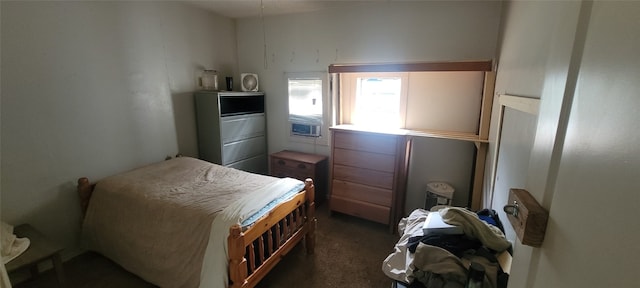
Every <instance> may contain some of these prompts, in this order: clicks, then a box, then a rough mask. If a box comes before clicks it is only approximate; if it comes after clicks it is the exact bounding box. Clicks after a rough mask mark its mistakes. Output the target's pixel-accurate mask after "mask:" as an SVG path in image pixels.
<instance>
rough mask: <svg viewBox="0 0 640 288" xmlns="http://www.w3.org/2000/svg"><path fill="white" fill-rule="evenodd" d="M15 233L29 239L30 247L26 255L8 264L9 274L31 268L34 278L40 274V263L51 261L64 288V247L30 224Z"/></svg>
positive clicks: (20, 227)
mask: <svg viewBox="0 0 640 288" xmlns="http://www.w3.org/2000/svg"><path fill="white" fill-rule="evenodd" d="M13 231H14V233H15V234H16V236H17V237H19V238H22V237H27V238H29V241H30V245H29V248H27V250H26V251H24V253H22V254H21V255H20V256H18V257H16V258H15V259H13V260H11V261H10V262H9V263H7V264H6V268H7V272H9V273H11V272H13V271H16V270H20V269H23V268H31V274H32V276H36V275H37V274H38V263H40V262H42V261H44V260H51V261H52V262H53V269H54V270H55V272H56V276H57V277H58V283H59V284H60V286H64V285H65V277H64V271H63V269H62V260H61V259H60V252H61V251H62V246H59V245H57V244H55V243H53V242H51V240H49V239H47V238H46V237H45V236H44V235H42V233H40V232H38V231H37V230H36V229H34V228H33V227H31V225H29V224H22V225H19V226H17V227H15V228H14V229H13Z"/></svg>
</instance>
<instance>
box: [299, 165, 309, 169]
mask: <svg viewBox="0 0 640 288" xmlns="http://www.w3.org/2000/svg"><path fill="white" fill-rule="evenodd" d="M298 168H300V169H307V165H304V164H298Z"/></svg>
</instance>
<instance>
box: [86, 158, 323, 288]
mask: <svg viewBox="0 0 640 288" xmlns="http://www.w3.org/2000/svg"><path fill="white" fill-rule="evenodd" d="M285 190H286V191H285ZM78 194H79V197H80V204H81V207H82V213H83V217H84V219H83V226H82V243H83V246H84V247H85V248H87V249H89V250H93V251H96V252H99V253H101V254H102V255H104V256H106V257H107V258H110V259H111V260H113V261H114V262H116V263H118V264H119V265H120V266H122V267H123V268H125V269H126V270H129V271H130V272H132V273H134V274H136V275H138V276H140V277H141V278H143V279H145V280H146V281H148V282H151V283H153V284H155V285H158V286H160V287H213V288H216V287H233V288H236V287H254V286H256V284H258V282H259V281H260V280H261V279H262V278H263V277H264V276H265V275H266V274H267V273H268V272H269V271H270V270H271V269H272V268H273V267H274V266H275V265H276V264H277V263H278V262H279V261H280V259H281V258H282V257H283V256H284V255H286V254H287V253H288V252H289V251H290V250H291V249H292V248H293V247H294V246H295V245H296V244H298V243H299V242H302V240H303V239H304V240H305V241H304V244H305V248H306V250H307V253H308V254H313V252H314V245H315V236H314V232H315V227H316V218H315V215H314V213H315V204H314V202H313V201H314V186H313V181H312V180H311V179H307V180H306V181H304V182H302V181H299V180H294V179H290V178H282V179H280V178H275V177H271V176H265V175H259V174H252V173H249V172H244V171H240V170H236V169H231V168H227V167H223V166H219V165H216V164H211V163H209V162H205V161H202V160H198V159H195V158H190V157H178V158H174V159H170V160H166V161H163V162H158V163H153V164H150V165H146V166H144V167H140V168H137V169H134V170H131V171H128V172H125V173H120V174H117V175H114V176H110V177H107V178H104V179H102V180H100V181H98V182H97V183H91V182H90V181H89V179H88V178H86V177H83V178H80V179H78Z"/></svg>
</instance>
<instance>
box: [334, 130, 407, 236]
mask: <svg viewBox="0 0 640 288" xmlns="http://www.w3.org/2000/svg"><path fill="white" fill-rule="evenodd" d="M331 135H332V138H331V139H332V145H331V147H332V150H331V196H330V203H329V204H330V207H329V208H330V210H331V211H336V212H341V213H345V214H349V215H353V216H357V217H361V218H364V219H368V220H372V221H375V222H379V223H383V224H387V225H389V230H390V231H391V232H392V233H393V232H395V230H396V227H397V224H398V221H400V218H401V217H402V215H403V214H404V211H403V210H404V200H405V192H406V191H405V190H406V179H407V167H408V155H407V151H408V150H407V147H408V144H409V143H408V140H407V137H405V135H404V134H402V133H380V132H370V131H362V130H358V129H355V128H354V127H353V126H350V125H339V126H335V127H332V128H331Z"/></svg>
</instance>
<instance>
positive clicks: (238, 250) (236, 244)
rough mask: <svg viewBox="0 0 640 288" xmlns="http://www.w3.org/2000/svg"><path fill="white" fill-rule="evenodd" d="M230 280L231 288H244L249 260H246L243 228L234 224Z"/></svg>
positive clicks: (230, 233)
mask: <svg viewBox="0 0 640 288" xmlns="http://www.w3.org/2000/svg"><path fill="white" fill-rule="evenodd" d="M227 241H228V242H229V243H228V245H229V280H231V287H232V288H235V287H242V286H243V285H244V284H245V281H246V279H247V275H248V273H247V259H245V258H244V254H245V245H244V235H243V234H242V228H241V227H240V225H238V224H234V225H233V226H231V228H229V238H227Z"/></svg>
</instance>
